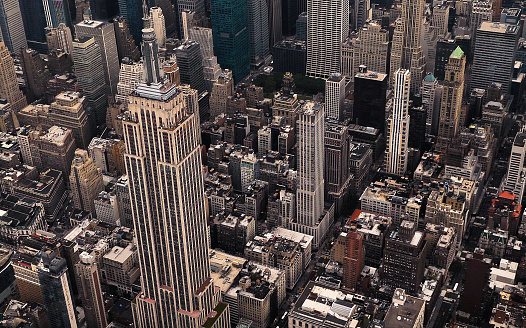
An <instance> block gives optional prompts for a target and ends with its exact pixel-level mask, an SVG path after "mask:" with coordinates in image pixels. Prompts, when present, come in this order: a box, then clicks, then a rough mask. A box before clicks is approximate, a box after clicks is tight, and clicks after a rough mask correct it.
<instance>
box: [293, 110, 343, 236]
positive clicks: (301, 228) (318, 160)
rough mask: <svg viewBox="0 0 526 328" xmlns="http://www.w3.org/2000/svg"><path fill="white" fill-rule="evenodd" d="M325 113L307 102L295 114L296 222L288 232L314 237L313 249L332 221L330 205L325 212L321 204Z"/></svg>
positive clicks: (322, 200)
mask: <svg viewBox="0 0 526 328" xmlns="http://www.w3.org/2000/svg"><path fill="white" fill-rule="evenodd" d="M324 121H325V109H324V106H323V104H320V103H316V102H312V101H308V102H305V103H304V104H303V105H302V106H301V107H300V109H299V110H298V122H297V125H296V128H297V131H296V135H297V138H298V141H297V147H298V152H297V153H298V154H299V156H298V176H299V179H298V185H297V189H296V221H295V222H293V223H292V225H291V228H292V229H291V230H294V231H298V232H301V233H305V234H308V235H311V236H314V242H313V244H314V245H319V244H320V243H322V242H323V240H324V238H325V234H326V233H327V229H328V227H329V226H330V225H331V223H332V220H333V219H334V217H333V215H334V204H332V205H331V207H330V209H329V210H326V208H325V201H324V189H325V187H324V184H325V183H324V179H323V174H324V166H325V165H324V160H323V159H324V139H323V137H322V136H324V135H325V122H324Z"/></svg>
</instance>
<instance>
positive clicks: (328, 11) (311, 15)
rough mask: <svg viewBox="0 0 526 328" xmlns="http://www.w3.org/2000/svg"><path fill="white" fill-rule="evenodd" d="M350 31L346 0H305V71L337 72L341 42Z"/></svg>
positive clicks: (311, 73)
mask: <svg viewBox="0 0 526 328" xmlns="http://www.w3.org/2000/svg"><path fill="white" fill-rule="evenodd" d="M348 34H349V1H342V0H330V1H328V2H327V1H324V0H308V1H307V75H308V76H312V77H322V78H327V77H329V74H331V73H340V72H341V69H340V51H341V47H342V42H343V40H345V38H347V35H348Z"/></svg>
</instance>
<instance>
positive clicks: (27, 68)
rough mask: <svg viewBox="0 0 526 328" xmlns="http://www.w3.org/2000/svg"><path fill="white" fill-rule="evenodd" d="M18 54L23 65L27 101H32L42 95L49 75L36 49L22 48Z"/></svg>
mask: <svg viewBox="0 0 526 328" xmlns="http://www.w3.org/2000/svg"><path fill="white" fill-rule="evenodd" d="M20 55H21V56H20V57H21V59H22V65H23V67H24V79H25V81H26V87H27V97H28V98H29V102H33V101H34V100H36V99H40V98H41V97H42V96H44V94H45V92H46V89H47V83H48V81H49V79H50V78H51V75H50V74H49V72H48V71H47V70H46V69H45V68H46V64H45V63H44V60H43V59H42V58H41V57H40V54H39V53H38V52H37V51H36V50H33V49H22V51H21V52H20Z"/></svg>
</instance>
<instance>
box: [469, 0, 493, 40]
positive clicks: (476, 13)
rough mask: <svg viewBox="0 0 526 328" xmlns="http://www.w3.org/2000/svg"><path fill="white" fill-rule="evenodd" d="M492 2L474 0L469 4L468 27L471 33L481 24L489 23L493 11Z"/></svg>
mask: <svg viewBox="0 0 526 328" xmlns="http://www.w3.org/2000/svg"><path fill="white" fill-rule="evenodd" d="M492 2H493V1H487V0H475V1H473V3H472V4H471V14H470V22H469V26H470V27H471V30H472V31H473V33H475V31H477V30H478V29H479V27H480V25H481V24H482V22H491V21H492V16H493V11H492Z"/></svg>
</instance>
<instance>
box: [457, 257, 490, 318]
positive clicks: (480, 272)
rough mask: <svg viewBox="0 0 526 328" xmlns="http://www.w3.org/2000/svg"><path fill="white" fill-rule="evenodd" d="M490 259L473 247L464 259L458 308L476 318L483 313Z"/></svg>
mask: <svg viewBox="0 0 526 328" xmlns="http://www.w3.org/2000/svg"><path fill="white" fill-rule="evenodd" d="M490 268H491V260H490V259H485V258H484V250H483V249H480V248H475V251H474V252H473V254H468V256H467V259H466V271H465V272H466V274H465V275H466V283H465V284H464V288H463V290H462V295H461V296H460V302H459V310H460V311H462V312H465V313H467V314H468V315H469V316H470V317H471V318H472V319H471V320H478V319H480V318H481V317H482V316H483V315H484V303H485V302H486V300H487V296H486V293H487V291H488V287H489V277H490Z"/></svg>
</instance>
